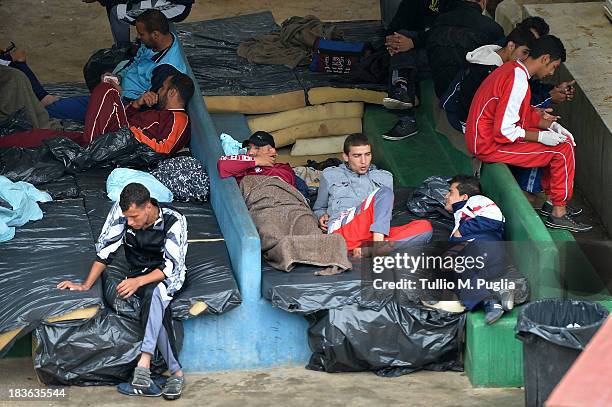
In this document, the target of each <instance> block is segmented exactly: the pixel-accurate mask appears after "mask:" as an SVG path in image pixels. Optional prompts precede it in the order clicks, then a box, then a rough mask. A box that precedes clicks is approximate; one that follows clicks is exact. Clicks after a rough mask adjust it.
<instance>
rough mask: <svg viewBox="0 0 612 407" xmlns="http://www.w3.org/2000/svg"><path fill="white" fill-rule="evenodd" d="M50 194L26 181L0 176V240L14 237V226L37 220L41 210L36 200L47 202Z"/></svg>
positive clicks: (41, 213) (40, 215)
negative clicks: (16, 180) (15, 180)
mask: <svg viewBox="0 0 612 407" xmlns="http://www.w3.org/2000/svg"><path fill="white" fill-rule="evenodd" d="M51 200H52V199H51V196H50V195H49V194H48V193H46V192H42V191H39V190H38V189H36V188H34V185H32V184H28V183H27V182H15V183H13V182H11V180H9V179H8V178H6V177H3V176H0V242H6V241H7V240H11V239H12V238H13V237H15V227H16V226H23V225H24V224H25V223H27V222H29V221H31V220H39V219H42V217H43V212H42V210H41V209H40V207H39V206H38V203H37V202H49V201H51Z"/></svg>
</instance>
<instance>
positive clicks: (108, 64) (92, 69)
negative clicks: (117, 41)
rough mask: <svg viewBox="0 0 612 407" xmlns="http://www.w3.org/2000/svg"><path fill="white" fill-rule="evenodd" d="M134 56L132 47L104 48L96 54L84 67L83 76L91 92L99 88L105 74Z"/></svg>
mask: <svg viewBox="0 0 612 407" xmlns="http://www.w3.org/2000/svg"><path fill="white" fill-rule="evenodd" d="M134 55H135V53H134V51H133V46H132V45H130V46H129V47H123V48H103V49H99V50H97V51H96V52H94V53H93V55H92V56H91V57H89V60H88V61H87V63H86V64H85V66H84V67H83V76H84V77H85V83H87V87H88V88H89V91H90V92H91V91H93V90H94V88H95V87H96V86H98V84H99V83H100V77H101V76H102V74H103V73H105V72H112V71H113V69H115V67H116V66H117V64H118V63H119V62H121V61H125V60H126V59H130V58H132V57H133V56H134Z"/></svg>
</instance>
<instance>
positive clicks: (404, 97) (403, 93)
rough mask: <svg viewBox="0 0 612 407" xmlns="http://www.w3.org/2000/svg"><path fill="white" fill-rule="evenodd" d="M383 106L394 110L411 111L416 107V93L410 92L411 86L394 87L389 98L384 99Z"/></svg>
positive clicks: (399, 85) (400, 85)
mask: <svg viewBox="0 0 612 407" xmlns="http://www.w3.org/2000/svg"><path fill="white" fill-rule="evenodd" d="M383 106H384V107H386V108H387V109H393V110H406V109H411V108H413V107H414V92H411V91H410V89H409V85H408V86H406V85H404V84H398V85H394V86H393V88H392V89H391V92H390V93H389V97H386V98H384V99H383Z"/></svg>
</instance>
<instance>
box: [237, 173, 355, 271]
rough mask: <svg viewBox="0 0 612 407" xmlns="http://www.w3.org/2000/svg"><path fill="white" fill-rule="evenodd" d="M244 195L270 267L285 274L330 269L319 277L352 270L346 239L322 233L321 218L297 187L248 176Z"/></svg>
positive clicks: (283, 182)
mask: <svg viewBox="0 0 612 407" xmlns="http://www.w3.org/2000/svg"><path fill="white" fill-rule="evenodd" d="M240 191H241V192H242V196H243V197H244V201H245V203H246V205H247V208H248V209H249V213H250V215H251V218H252V219H253V222H255V226H256V227H257V231H258V232H259V237H260V239H261V250H262V252H263V253H264V258H265V259H266V261H267V262H269V263H270V265H272V266H273V267H275V268H277V269H280V270H284V271H291V270H292V269H293V268H294V267H295V265H296V264H299V263H301V264H311V265H315V266H324V267H327V268H326V269H325V270H323V271H320V272H317V273H315V274H317V275H328V274H336V273H338V272H342V271H344V270H346V269H350V268H351V266H352V265H351V262H350V261H349V260H348V258H347V249H346V243H345V241H344V238H342V236H340V235H334V234H323V233H322V232H321V229H319V223H318V221H317V218H316V217H315V216H314V214H313V212H312V210H311V209H310V207H309V206H308V204H307V203H306V201H305V199H304V197H303V196H302V194H301V193H300V192H299V191H298V190H297V189H295V188H294V187H293V186H291V185H289V184H288V183H287V182H285V181H283V180H281V179H279V178H277V177H269V176H262V175H247V176H245V177H244V178H242V181H241V182H240Z"/></svg>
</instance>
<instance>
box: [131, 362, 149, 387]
mask: <svg viewBox="0 0 612 407" xmlns="http://www.w3.org/2000/svg"><path fill="white" fill-rule="evenodd" d="M152 382H153V381H152V380H151V371H150V370H149V369H147V368H146V367H140V366H136V368H135V369H134V377H132V386H133V387H135V388H137V389H148V388H149V387H151V383H152Z"/></svg>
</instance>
